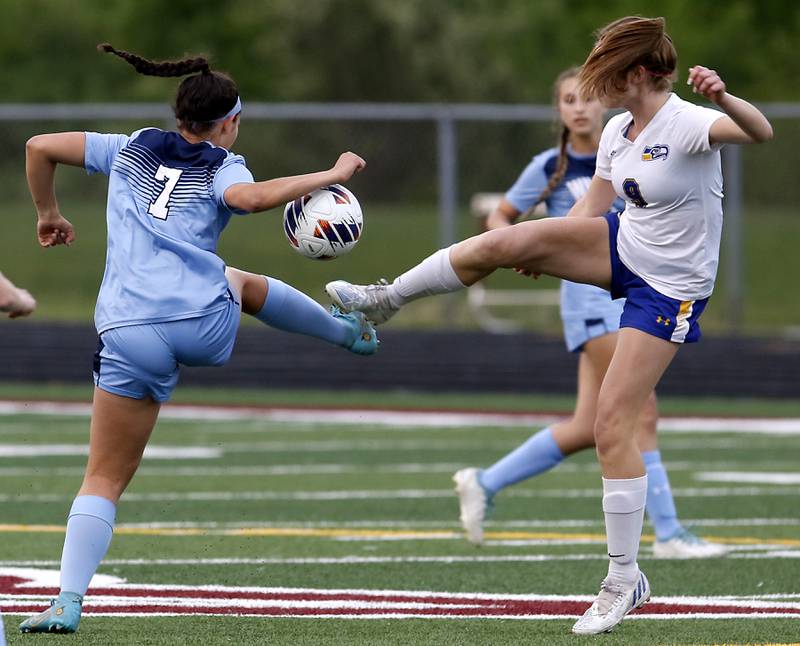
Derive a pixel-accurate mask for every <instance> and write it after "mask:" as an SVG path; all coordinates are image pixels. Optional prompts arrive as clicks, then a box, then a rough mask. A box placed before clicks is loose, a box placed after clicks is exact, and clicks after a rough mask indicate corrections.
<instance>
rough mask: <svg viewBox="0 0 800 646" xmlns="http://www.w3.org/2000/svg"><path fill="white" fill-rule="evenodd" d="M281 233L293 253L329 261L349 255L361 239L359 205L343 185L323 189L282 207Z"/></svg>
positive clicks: (361, 228)
mask: <svg viewBox="0 0 800 646" xmlns="http://www.w3.org/2000/svg"><path fill="white" fill-rule="evenodd" d="M283 230H284V232H285V233H286V237H287V238H288V239H289V244H291V245H292V247H294V249H295V250H296V251H297V253H299V254H302V255H303V256H305V257H306V258H314V259H315V260H333V259H334V258H338V257H339V256H343V255H344V254H346V253H350V251H351V250H352V249H353V247H355V246H356V243H357V242H358V240H359V238H360V237H361V232H362V231H363V230H364V218H363V216H362V215H361V205H360V204H359V203H358V200H357V199H356V196H355V195H353V194H352V193H351V192H350V191H348V190H347V189H346V188H345V187H344V186H341V185H340V184H332V185H331V186H324V187H322V188H320V189H318V190H316V191H314V192H313V193H311V194H309V195H304V196H303V197H301V198H298V199H296V200H295V201H294V202H289V203H288V204H287V205H286V208H285V209H284V210H283Z"/></svg>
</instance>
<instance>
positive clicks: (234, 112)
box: [214, 96, 242, 123]
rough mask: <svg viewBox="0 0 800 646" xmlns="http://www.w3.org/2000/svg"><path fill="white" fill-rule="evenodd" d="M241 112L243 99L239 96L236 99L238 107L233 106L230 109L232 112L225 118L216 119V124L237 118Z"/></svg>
mask: <svg viewBox="0 0 800 646" xmlns="http://www.w3.org/2000/svg"><path fill="white" fill-rule="evenodd" d="M241 111H242V97H240V96H237V97H236V105H235V106H233V107H232V108H231V109H230V111H229V112H228V114H226V115H225V116H223V117H220V118H219V119H214V123H217V122H219V121H225V120H226V119H230V118H231V117H235V116H236V115H237V114H239V113H240V112H241Z"/></svg>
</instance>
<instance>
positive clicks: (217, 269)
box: [84, 128, 253, 333]
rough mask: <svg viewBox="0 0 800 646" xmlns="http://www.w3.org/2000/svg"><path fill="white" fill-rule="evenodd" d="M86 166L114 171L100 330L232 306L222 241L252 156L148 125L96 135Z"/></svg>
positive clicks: (97, 312) (108, 172) (90, 135)
mask: <svg viewBox="0 0 800 646" xmlns="http://www.w3.org/2000/svg"><path fill="white" fill-rule="evenodd" d="M84 165H85V167H86V171H87V172H88V173H89V174H92V173H103V174H104V175H108V177H109V184H108V205H107V209H106V219H107V223H108V250H107V254H106V267H105V274H104V275H103V282H102V284H101V285H100V294H99V296H98V298H97V307H96V309H95V325H96V327H97V331H98V333H101V332H104V331H105V330H109V329H111V328H115V327H121V326H125V325H137V324H141V323H155V322H160V321H175V320H179V319H187V318H194V317H197V316H203V315H205V314H209V313H211V312H215V311H217V310H220V309H222V308H223V307H225V306H226V303H227V301H228V298H229V295H228V281H227V280H226V278H225V263H224V262H223V261H222V259H221V258H220V257H219V256H217V254H216V249H217V241H218V239H219V236H220V234H221V233H222V230H223V229H224V228H225V226H226V225H227V224H228V221H229V220H230V218H231V214H232V213H234V212H235V211H234V210H233V209H231V208H230V207H228V205H227V204H225V200H224V199H223V194H224V192H225V189H227V188H228V187H229V186H231V185H233V184H238V183H242V182H252V181H253V175H252V174H251V173H250V171H249V170H248V169H247V166H246V165H245V161H244V158H243V157H241V156H239V155H234V154H232V153H230V152H228V151H227V150H225V149H224V148H219V147H217V146H214V145H213V144H211V143H209V142H203V143H199V144H190V143H189V142H187V141H186V140H185V139H184V138H183V137H181V135H180V134H178V133H176V132H166V131H162V130H159V129H158V128H147V129H144V130H139V131H137V132H134V133H133V134H132V135H130V136H127V135H117V134H98V133H94V132H87V133H86V158H85V163H84Z"/></svg>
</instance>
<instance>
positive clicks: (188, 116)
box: [97, 43, 239, 135]
mask: <svg viewBox="0 0 800 646" xmlns="http://www.w3.org/2000/svg"><path fill="white" fill-rule="evenodd" d="M97 50H98V51H100V52H106V53H108V54H114V55H115V56H119V57H120V58H121V59H122V60H124V61H125V62H126V63H128V64H130V65H131V66H132V67H133V69H135V70H136V71H137V72H139V74H145V75H147V76H186V78H185V79H183V80H182V81H181V84H180V86H179V87H178V93H177V95H176V97H175V106H174V110H175V118H176V119H177V120H178V126H179V127H180V128H182V129H184V130H188V131H189V132H191V133H193V134H196V135H202V134H205V133H207V132H208V131H209V130H211V129H212V128H213V127H214V124H215V122H216V121H217V120H218V119H219V118H221V117H222V116H224V115H226V114H228V112H230V110H231V109H232V108H233V107H234V106H235V105H236V102H237V100H238V99H239V91H238V90H237V89H236V83H234V81H233V79H232V78H231V77H230V76H228V75H227V74H223V73H222V72H212V71H211V67H210V66H209V63H208V59H206V58H204V57H202V56H198V57H195V58H184V59H182V60H178V61H161V62H156V61H151V60H148V59H147V58H142V57H141V56H138V55H136V54H132V53H131V52H125V51H121V50H117V49H115V48H114V47H113V46H112V45H110V44H109V43H101V44H99V45H98V46H97ZM187 75H191V76H187Z"/></svg>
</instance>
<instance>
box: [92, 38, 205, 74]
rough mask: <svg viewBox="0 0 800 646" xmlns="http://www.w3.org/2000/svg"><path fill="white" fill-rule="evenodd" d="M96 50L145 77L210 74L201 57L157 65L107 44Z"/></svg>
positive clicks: (99, 46) (163, 62) (102, 44)
mask: <svg viewBox="0 0 800 646" xmlns="http://www.w3.org/2000/svg"><path fill="white" fill-rule="evenodd" d="M97 50H98V51H100V52H106V53H108V54H114V56H119V57H120V58H121V59H122V60H124V61H125V62H126V63H129V64H130V65H131V66H133V69H135V70H136V71H137V72H139V74H144V75H146V76H186V75H187V74H194V73H195V72H202V73H203V74H210V73H211V68H210V67H209V65H208V60H207V59H205V58H203V57H202V56H199V57H197V58H184V59H183V60H179V61H162V62H159V63H157V62H155V61H151V60H149V59H147V58H142V57H141V56H137V55H136V54H133V53H131V52H125V51H122V50H118V49H114V47H113V46H112V45H110V44H109V43H100V44H99V45H98V46H97Z"/></svg>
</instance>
